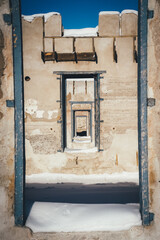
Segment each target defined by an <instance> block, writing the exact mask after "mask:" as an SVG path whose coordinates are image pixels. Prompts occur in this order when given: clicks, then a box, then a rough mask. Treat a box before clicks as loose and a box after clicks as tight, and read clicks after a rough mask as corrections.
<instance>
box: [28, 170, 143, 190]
mask: <svg viewBox="0 0 160 240" xmlns="http://www.w3.org/2000/svg"><path fill="white" fill-rule="evenodd" d="M120 182H125V183H127V182H130V183H136V184H139V179H138V172H122V173H112V174H107V173H105V174H90V175H76V174H61V173H39V174H32V175H28V176H26V183H28V184H31V183H32V184H34V183H35V184H37V183H41V184H44V187H45V184H52V183H82V184H96V183H120Z"/></svg>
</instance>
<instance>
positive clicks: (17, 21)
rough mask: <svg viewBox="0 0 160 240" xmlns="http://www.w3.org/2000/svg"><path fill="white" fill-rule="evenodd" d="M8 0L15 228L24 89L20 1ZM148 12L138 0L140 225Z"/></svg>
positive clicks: (20, 212) (19, 217) (20, 200)
mask: <svg viewBox="0 0 160 240" xmlns="http://www.w3.org/2000/svg"><path fill="white" fill-rule="evenodd" d="M10 1H11V16H12V39H13V70H14V106H15V114H14V116H15V209H14V213H15V225H17V226H23V225H24V186H25V131H24V86H23V54H22V27H21V7H20V0H10ZM147 10H148V0H139V19H138V58H139V59H138V148H139V176H140V177H139V180H140V208H141V209H140V211H141V216H142V222H143V225H149V223H150V221H151V220H152V219H151V217H152V215H151V214H150V213H149V190H148V189H149V187H148V130H147V27H148V23H147Z"/></svg>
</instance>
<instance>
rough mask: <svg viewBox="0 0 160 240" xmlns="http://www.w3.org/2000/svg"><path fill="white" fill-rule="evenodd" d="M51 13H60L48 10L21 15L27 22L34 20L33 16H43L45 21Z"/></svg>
mask: <svg viewBox="0 0 160 240" xmlns="http://www.w3.org/2000/svg"><path fill="white" fill-rule="evenodd" d="M52 15H60V14H59V13H58V12H49V13H38V14H33V15H28V16H27V15H22V17H23V18H24V20H26V21H28V22H32V21H33V20H34V18H37V17H43V16H44V19H45V22H47V20H48V18H50V17H51V16H52Z"/></svg>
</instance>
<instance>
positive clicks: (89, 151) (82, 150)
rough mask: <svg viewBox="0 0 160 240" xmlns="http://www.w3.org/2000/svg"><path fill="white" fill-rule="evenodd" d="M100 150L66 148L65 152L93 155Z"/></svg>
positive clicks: (95, 148)
mask: <svg viewBox="0 0 160 240" xmlns="http://www.w3.org/2000/svg"><path fill="white" fill-rule="evenodd" d="M97 151H98V149H97V147H94V148H87V149H70V148H65V152H67V153H91V152H92V153H93V152H97Z"/></svg>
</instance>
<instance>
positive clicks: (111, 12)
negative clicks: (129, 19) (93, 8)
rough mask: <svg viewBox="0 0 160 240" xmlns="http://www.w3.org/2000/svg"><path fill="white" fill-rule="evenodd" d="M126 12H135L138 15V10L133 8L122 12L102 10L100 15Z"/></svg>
mask: <svg viewBox="0 0 160 240" xmlns="http://www.w3.org/2000/svg"><path fill="white" fill-rule="evenodd" d="M124 13H134V14H136V15H138V11H136V10H132V9H125V10H123V11H122V12H121V13H120V12H117V11H102V12H100V13H99V15H113V14H118V15H119V14H120V15H122V14H124Z"/></svg>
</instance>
